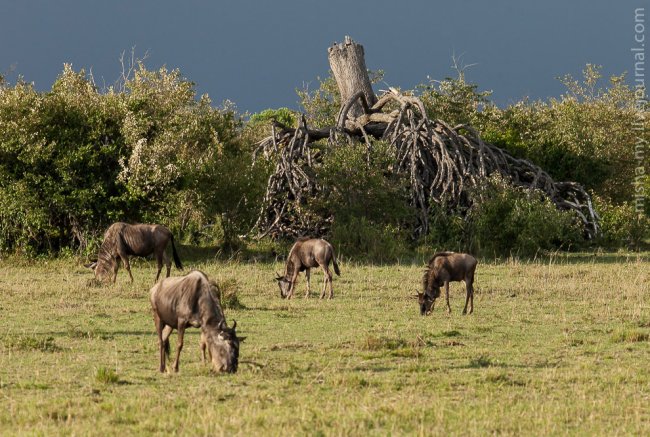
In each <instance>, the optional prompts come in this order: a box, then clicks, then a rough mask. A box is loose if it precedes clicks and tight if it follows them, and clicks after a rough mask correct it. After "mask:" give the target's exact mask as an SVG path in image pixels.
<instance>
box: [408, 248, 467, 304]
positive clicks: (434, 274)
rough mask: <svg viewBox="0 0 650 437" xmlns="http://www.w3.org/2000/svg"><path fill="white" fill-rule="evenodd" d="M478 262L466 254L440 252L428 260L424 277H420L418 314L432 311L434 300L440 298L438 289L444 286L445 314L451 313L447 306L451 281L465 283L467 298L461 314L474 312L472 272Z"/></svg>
mask: <svg viewBox="0 0 650 437" xmlns="http://www.w3.org/2000/svg"><path fill="white" fill-rule="evenodd" d="M477 264H478V261H476V258H474V257H473V256H472V255H468V254H466V253H454V252H440V253H436V254H435V255H433V257H431V259H430V260H429V264H428V265H427V268H426V270H425V271H424V275H423V276H422V293H418V304H419V305H420V314H421V315H423V316H424V315H427V314H429V313H431V311H432V310H433V305H434V303H435V300H436V298H438V297H439V296H440V287H441V286H443V285H444V286H445V299H446V300H447V313H451V306H450V305H449V283H450V282H452V281H465V289H466V292H467V296H466V297H465V308H464V309H463V314H467V304H468V303H469V313H470V314H471V313H472V312H474V272H475V271H476V265H477Z"/></svg>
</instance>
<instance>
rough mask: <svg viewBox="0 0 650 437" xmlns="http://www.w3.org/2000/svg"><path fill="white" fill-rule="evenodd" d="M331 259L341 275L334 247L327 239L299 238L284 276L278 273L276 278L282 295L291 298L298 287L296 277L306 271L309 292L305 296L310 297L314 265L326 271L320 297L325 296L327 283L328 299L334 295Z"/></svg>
mask: <svg viewBox="0 0 650 437" xmlns="http://www.w3.org/2000/svg"><path fill="white" fill-rule="evenodd" d="M330 261H332V263H333V264H334V272H336V274H337V275H338V276H341V271H340V270H339V266H338V264H337V263H336V257H335V256H334V248H333V247H332V245H331V244H329V243H328V242H327V241H325V240H323V239H322V238H299V239H298V241H296V243H295V244H294V245H293V247H292V248H291V251H290V252H289V256H288V257H287V265H286V267H285V269H284V276H280V275H277V277H276V278H275V280H276V281H278V285H279V286H280V295H281V296H282V297H284V298H287V299H291V297H292V296H293V291H294V289H295V287H296V279H297V278H298V273H300V272H302V271H303V270H304V271H305V275H306V276H307V293H305V297H309V293H310V292H311V284H310V281H309V270H310V269H311V268H312V267H318V266H320V267H321V268H322V269H323V272H324V273H325V279H324V281H323V292H322V293H321V295H320V298H321V299H322V298H324V297H325V290H326V289H327V284H329V286H330V293H329V297H328V299H331V298H333V297H334V290H333V289H332V272H330V269H329V264H330Z"/></svg>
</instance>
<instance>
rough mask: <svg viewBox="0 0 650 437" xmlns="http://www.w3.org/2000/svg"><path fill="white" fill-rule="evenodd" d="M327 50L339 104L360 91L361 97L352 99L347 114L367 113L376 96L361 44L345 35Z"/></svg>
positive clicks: (358, 114) (356, 115)
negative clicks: (340, 41) (337, 90)
mask: <svg viewBox="0 0 650 437" xmlns="http://www.w3.org/2000/svg"><path fill="white" fill-rule="evenodd" d="M327 51H328V59H329V63H330V68H331V69H332V75H333V76H334V79H335V80H336V84H337V85H338V87H339V93H340V94H341V104H344V103H346V102H348V101H350V100H351V99H352V97H353V96H355V95H357V94H358V93H361V95H362V96H363V98H360V99H354V101H353V102H352V104H351V107H350V108H349V109H348V114H349V115H350V116H351V117H358V116H360V115H362V114H364V113H368V112H369V109H368V108H369V107H370V106H372V105H374V104H375V102H376V101H377V98H376V97H375V93H374V92H373V91H372V85H371V83H370V77H368V70H367V69H366V61H365V56H364V53H363V46H362V45H361V44H357V43H356V42H354V41H352V38H350V37H349V36H346V37H345V39H344V42H343V43H341V44H334V45H333V46H331V47H330V48H329V49H328V50H327ZM342 108H343V106H342Z"/></svg>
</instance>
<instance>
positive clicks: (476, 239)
mask: <svg viewBox="0 0 650 437" xmlns="http://www.w3.org/2000/svg"><path fill="white" fill-rule="evenodd" d="M472 197H473V202H474V203H473V206H472V209H471V211H470V212H469V216H468V222H469V225H468V229H469V235H470V239H469V242H468V243H469V244H468V246H469V247H470V249H471V250H472V251H473V252H474V253H477V254H482V255H488V256H503V255H509V254H516V255H523V256H530V255H535V254H536V253H537V252H538V251H540V250H552V249H559V248H563V249H570V248H571V247H572V246H573V245H575V244H577V243H579V242H581V241H582V235H581V227H580V224H579V222H578V220H577V217H576V216H575V215H574V213H573V212H571V211H560V210H558V209H557V208H556V206H555V205H554V204H553V203H552V202H551V201H550V200H548V199H547V198H545V197H543V195H542V194H541V193H539V192H536V191H529V190H523V189H520V188H515V187H512V186H510V185H509V184H508V183H507V182H506V181H505V180H504V179H503V178H501V177H499V176H493V177H491V178H490V179H487V180H485V181H484V183H483V184H482V185H481V186H480V187H478V188H477V189H475V190H474V192H473V193H472Z"/></svg>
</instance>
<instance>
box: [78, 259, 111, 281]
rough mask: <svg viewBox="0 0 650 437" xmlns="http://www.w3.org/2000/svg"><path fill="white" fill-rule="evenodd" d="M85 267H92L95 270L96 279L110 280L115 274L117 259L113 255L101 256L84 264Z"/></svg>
mask: <svg viewBox="0 0 650 437" xmlns="http://www.w3.org/2000/svg"><path fill="white" fill-rule="evenodd" d="M84 266H85V267H88V268H89V269H92V270H93V271H94V272H95V279H97V280H99V281H102V282H109V281H110V280H111V278H112V276H113V273H114V271H115V270H116V267H117V261H115V259H113V258H112V257H109V258H106V259H104V258H99V259H98V260H94V261H92V262H90V263H88V264H84Z"/></svg>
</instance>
